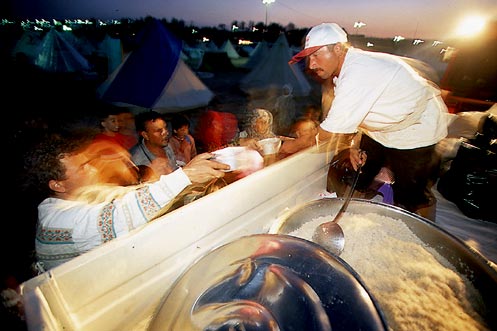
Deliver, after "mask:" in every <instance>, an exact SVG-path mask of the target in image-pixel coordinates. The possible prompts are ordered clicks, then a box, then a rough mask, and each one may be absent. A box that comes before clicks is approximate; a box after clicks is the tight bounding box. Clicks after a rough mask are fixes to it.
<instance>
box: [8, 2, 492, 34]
mask: <svg viewBox="0 0 497 331" xmlns="http://www.w3.org/2000/svg"><path fill="white" fill-rule="evenodd" d="M4 1H5V0H4ZM7 1H10V6H11V8H10V10H11V12H12V14H14V15H15V16H17V17H19V18H32V19H34V18H100V19H109V18H122V17H130V18H142V17H145V16H153V17H156V18H159V19H160V18H166V19H168V20H170V19H171V18H177V19H182V20H184V21H185V22H186V23H187V24H190V23H193V24H194V25H197V26H217V25H218V24H226V26H228V27H229V26H230V24H231V22H233V21H235V20H237V21H239V22H241V21H245V22H246V23H249V22H250V21H253V22H255V23H258V22H264V21H265V19H266V5H264V4H263V3H262V0H176V1H172V0H7ZM470 14H477V15H482V16H484V17H487V18H488V19H493V20H496V19H497V0H342V1H337V0H276V1H275V2H274V3H272V4H270V5H269V6H268V7H267V17H268V19H267V21H268V24H269V23H271V22H275V23H278V24H281V25H283V26H285V25H287V24H288V23H294V24H295V25H296V26H297V27H298V28H305V27H311V26H313V25H316V24H319V23H321V22H336V23H338V24H340V25H341V26H342V27H344V28H345V29H346V30H347V31H348V32H349V33H356V32H359V33H362V34H365V35H367V36H374V37H393V36H395V35H402V36H404V37H406V38H433V39H441V40H443V39H447V38H451V37H453V31H455V29H456V27H457V25H458V23H459V22H460V21H461V20H462V19H463V18H464V17H465V16H467V15H470ZM0 16H2V15H0ZM356 21H361V22H364V23H366V26H364V27H363V28H361V29H360V31H358V30H357V29H355V28H354V22H356Z"/></svg>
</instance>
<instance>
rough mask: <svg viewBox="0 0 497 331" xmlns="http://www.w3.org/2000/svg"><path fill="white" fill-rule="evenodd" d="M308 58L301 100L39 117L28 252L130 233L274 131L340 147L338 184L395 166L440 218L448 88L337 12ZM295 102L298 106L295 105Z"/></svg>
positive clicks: (306, 143)
mask: <svg viewBox="0 0 497 331" xmlns="http://www.w3.org/2000/svg"><path fill="white" fill-rule="evenodd" d="M303 59H305V61H306V66H307V67H308V69H309V72H310V73H311V74H312V75H314V78H317V79H318V80H319V81H320V82H321V83H322V100H321V105H309V106H308V107H307V108H305V109H301V110H296V109H295V108H294V107H295V105H294V104H293V103H292V102H291V99H290V96H291V90H288V91H286V92H285V95H284V96H283V97H282V98H281V99H280V102H279V104H278V107H276V109H275V111H274V112H272V111H270V110H267V109H263V108H255V109H251V110H249V111H248V112H247V114H246V118H245V121H243V122H240V121H239V120H238V119H237V117H236V116H235V115H234V114H230V113H226V112H220V111H216V110H212V109H209V110H206V111H204V112H202V114H201V116H200V117H199V118H198V122H197V123H196V124H195V126H193V125H192V122H191V121H190V119H189V118H188V117H187V116H185V115H184V114H172V115H171V114H168V116H165V115H163V114H160V113H158V112H155V111H152V110H150V111H145V112H141V113H138V114H134V113H132V112H130V111H129V110H124V109H122V108H118V107H114V106H111V105H106V106H104V107H102V111H101V112H100V114H99V115H100V116H99V119H98V127H93V128H91V129H90V130H60V131H56V132H54V131H53V130H50V129H48V128H45V127H41V128H37V130H36V131H37V136H36V138H35V137H31V138H32V139H33V141H32V142H31V144H30V148H28V149H27V153H25V154H23V155H22V159H23V164H22V169H23V173H22V176H21V177H22V179H24V181H23V185H19V187H22V188H23V189H24V191H22V192H18V193H20V196H23V197H24V198H25V199H27V198H28V197H29V198H30V200H31V202H30V203H28V204H26V206H27V208H30V209H33V208H34V209H36V211H33V212H31V214H30V215H31V217H34V218H35V219H36V221H35V222H33V224H32V228H31V229H30V231H32V237H31V239H32V240H33V245H31V247H32V253H33V254H31V255H30V253H31V252H25V253H27V255H29V257H28V258H27V259H26V260H28V261H30V262H34V264H33V266H34V267H35V269H36V270H34V272H36V271H38V272H43V271H46V270H49V269H50V268H53V267H55V266H57V265H60V264H61V263H64V262H65V261H68V260H70V259H72V258H74V257H76V256H78V255H80V254H82V253H84V252H87V251H89V250H91V249H93V248H95V247H97V246H99V245H101V244H103V243H105V242H108V241H110V240H113V239H114V238H117V237H119V236H122V235H123V234H126V233H129V232H130V231H132V230H133V229H135V228H137V227H140V226H142V225H144V224H146V223H147V222H150V221H152V220H154V219H156V218H157V217H159V216H160V215H163V214H164V213H167V212H168V211H170V210H172V209H173V208H174V206H176V205H177V204H178V202H180V205H181V199H182V197H184V196H183V193H184V192H187V190H188V188H189V187H192V186H195V185H202V184H205V183H210V182H212V181H213V180H216V179H217V178H221V177H223V176H225V175H226V172H225V171H226V170H229V166H228V165H226V164H223V163H220V162H217V161H216V160H214V159H213V154H212V152H214V151H216V150H218V149H221V148H224V147H228V146H245V147H247V148H249V149H253V150H258V151H261V149H262V147H261V145H260V144H259V141H261V140H262V139H267V138H279V139H280V140H281V148H280V158H284V157H287V156H289V155H292V154H294V153H296V152H299V151H302V150H304V149H306V148H309V147H312V146H314V145H326V146H327V148H328V151H329V152H330V153H331V154H332V156H333V159H332V163H331V165H332V166H330V172H329V177H330V178H331V180H329V181H328V182H329V183H331V184H329V185H328V190H330V191H336V192H342V190H341V189H340V188H338V187H336V185H337V183H340V182H343V181H346V176H343V172H342V171H341V170H343V169H346V172H348V173H349V174H350V172H354V171H357V169H358V166H359V165H360V166H361V167H360V168H361V172H362V175H361V177H360V181H359V184H358V186H357V187H358V190H359V191H363V192H365V194H366V193H367V192H368V190H370V189H371V183H373V182H374V180H375V178H377V175H378V173H380V172H381V171H385V169H388V172H389V174H391V176H390V177H389V180H390V181H391V185H392V189H393V200H392V203H393V204H395V205H397V206H400V207H402V208H405V209H406V210H408V211H412V212H414V213H417V214H419V215H421V216H423V217H426V218H428V219H431V220H434V216H435V204H436V199H435V198H434V196H433V194H432V192H431V188H432V186H433V184H434V183H435V181H436V180H437V176H438V171H439V167H440V158H439V157H438V155H437V153H436V151H435V145H436V144H437V143H438V142H439V141H440V140H441V139H443V138H444V137H445V136H446V135H447V123H446V122H445V116H444V115H445V113H446V112H447V107H446V106H445V104H444V102H443V100H442V98H441V94H440V89H439V88H438V87H436V86H434V84H432V83H431V82H430V81H429V80H427V79H425V78H423V77H422V76H421V75H419V73H417V72H416V71H415V70H413V69H412V68H411V67H410V66H409V65H407V64H406V63H405V62H403V61H402V60H400V59H399V58H398V57H395V56H392V55H389V54H383V53H373V52H367V51H362V50H359V49H355V48H353V47H351V46H350V45H349V44H348V41H347V34H346V33H345V31H344V30H343V29H342V28H341V27H340V26H338V25H337V24H335V23H323V24H321V25H318V26H315V27H314V28H312V29H311V30H310V31H309V33H308V35H307V38H306V43H305V47H304V49H303V50H302V51H301V52H300V53H298V54H296V55H295V56H294V57H293V58H292V60H291V61H290V62H291V63H296V62H298V61H300V60H303ZM285 105H287V106H288V105H290V106H288V107H290V108H291V116H288V117H285V116H284V108H285ZM298 114H299V115H298ZM274 119H276V122H275V120H274ZM86 129H87V128H86ZM38 133H39V134H38ZM35 142H36V143H35ZM337 176H339V177H340V178H338V179H337ZM344 184H345V185H347V182H345V183H344ZM26 192H29V194H27V193H26ZM21 193H22V194H21ZM34 215H36V216H34ZM23 236H24V237H26V236H25V234H24V235H23ZM7 276H8V275H7ZM6 279H7V278H6Z"/></svg>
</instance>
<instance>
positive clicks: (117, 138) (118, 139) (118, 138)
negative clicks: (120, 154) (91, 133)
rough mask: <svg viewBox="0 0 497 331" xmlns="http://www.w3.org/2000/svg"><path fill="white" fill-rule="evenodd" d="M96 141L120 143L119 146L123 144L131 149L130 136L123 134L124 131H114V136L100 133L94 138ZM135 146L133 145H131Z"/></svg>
mask: <svg viewBox="0 0 497 331" xmlns="http://www.w3.org/2000/svg"><path fill="white" fill-rule="evenodd" d="M93 141H95V142H100V141H109V142H113V143H116V144H118V145H119V146H122V147H124V148H126V149H129V148H130V147H128V145H129V141H128V138H127V137H126V136H125V135H123V134H122V133H119V132H114V135H113V136H109V135H106V134H105V133H99V134H97V135H96V136H95V138H94V140H93ZM131 147H133V146H131Z"/></svg>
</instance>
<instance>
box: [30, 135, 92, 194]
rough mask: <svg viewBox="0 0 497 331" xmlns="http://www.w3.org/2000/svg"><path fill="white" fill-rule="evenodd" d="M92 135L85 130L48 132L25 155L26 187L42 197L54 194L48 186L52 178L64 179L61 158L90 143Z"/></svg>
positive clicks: (64, 171) (64, 170)
mask: <svg viewBox="0 0 497 331" xmlns="http://www.w3.org/2000/svg"><path fill="white" fill-rule="evenodd" d="M91 139H92V136H91V135H87V134H84V133H83V132H78V133H71V134H61V133H53V132H50V133H47V134H46V135H44V136H43V137H42V138H41V140H40V142H39V143H37V144H35V145H33V146H32V148H30V149H29V150H28V151H27V152H26V153H25V155H24V176H25V177H24V180H23V186H24V189H25V190H26V189H27V190H30V191H31V193H37V194H38V195H39V196H40V198H46V197H49V196H51V195H52V191H51V190H50V188H49V187H48V183H49V182H50V181H51V180H64V179H65V173H66V168H65V167H64V164H63V163H62V162H61V159H63V158H64V157H66V156H68V155H73V154H75V153H77V152H79V151H81V150H82V149H83V148H85V147H86V146H88V144H90V142H91Z"/></svg>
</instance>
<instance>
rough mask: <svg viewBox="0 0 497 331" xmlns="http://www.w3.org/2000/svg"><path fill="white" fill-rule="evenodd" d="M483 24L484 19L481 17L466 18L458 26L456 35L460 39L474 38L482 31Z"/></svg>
mask: <svg viewBox="0 0 497 331" xmlns="http://www.w3.org/2000/svg"><path fill="white" fill-rule="evenodd" d="M485 23H486V22H485V18H483V17H481V16H468V17H466V18H465V19H464V20H463V21H462V22H461V23H460V24H459V26H458V28H457V29H456V34H457V35H459V36H461V37H470V36H474V35H476V34H478V33H479V32H480V31H481V30H483V27H484V26H485Z"/></svg>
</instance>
